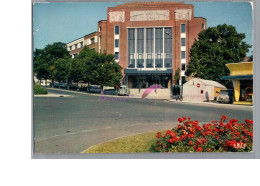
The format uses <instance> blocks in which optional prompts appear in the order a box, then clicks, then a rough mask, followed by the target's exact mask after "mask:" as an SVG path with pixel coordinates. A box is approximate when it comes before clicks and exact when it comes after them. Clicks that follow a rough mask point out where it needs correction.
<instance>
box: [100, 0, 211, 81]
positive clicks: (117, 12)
mask: <svg viewBox="0 0 260 186" xmlns="http://www.w3.org/2000/svg"><path fill="white" fill-rule="evenodd" d="M182 9H185V10H186V11H189V13H190V16H189V17H186V18H184V19H182V18H181V17H180V16H178V15H176V14H178V13H176V11H177V12H180V11H182ZM133 11H140V13H143V12H144V13H147V11H155V12H156V11H157V12H159V11H169V19H168V20H152V18H151V20H142V21H133V20H132V21H131V19H133V17H132V18H131V13H132V12H133ZM179 15H180V13H179ZM141 19H142V18H141ZM181 24H185V25H186V35H185V38H186V47H184V48H185V51H186V60H185V62H184V61H183V62H182V63H185V64H186V66H187V64H188V61H189V50H190V48H191V46H192V44H193V42H194V39H195V38H197V37H198V36H197V34H198V33H199V32H200V31H201V30H202V24H204V26H205V28H206V19H204V18H194V7H193V5H189V4H183V3H168V2H165V3H163V2H160V3H126V4H124V5H118V6H116V7H110V8H108V10H107V22H106V30H107V32H106V34H105V35H106V47H105V46H104V44H103V45H102V48H106V51H107V53H109V54H114V53H115V51H114V49H115V48H114V44H115V34H114V32H115V26H116V25H118V26H119V63H120V65H121V66H122V67H123V68H124V69H125V68H127V64H128V46H127V29H128V28H131V27H133V28H138V27H141V28H142V27H143V28H145V27H172V36H173V38H172V48H173V51H172V54H173V56H172V57H173V64H172V69H173V73H172V75H173V76H174V74H175V71H176V69H178V68H180V69H181V46H180V43H181V36H182V34H181ZM102 30H104V29H102ZM103 35H104V33H103ZM102 51H103V49H102ZM185 69H186V67H185ZM184 73H185V72H184V71H183V72H182V75H183V76H184Z"/></svg>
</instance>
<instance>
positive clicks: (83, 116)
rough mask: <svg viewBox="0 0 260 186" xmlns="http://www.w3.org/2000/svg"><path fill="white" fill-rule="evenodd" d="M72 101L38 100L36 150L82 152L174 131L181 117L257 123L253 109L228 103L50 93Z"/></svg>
mask: <svg viewBox="0 0 260 186" xmlns="http://www.w3.org/2000/svg"><path fill="white" fill-rule="evenodd" d="M48 91H49V93H52V94H65V95H72V96H68V97H66V96H65V97H35V98H34V142H35V145H34V152H35V154H49V153H51V154H52V153H55V154H56V153H62V154H67V153H80V152H81V151H83V150H85V149H87V148H89V147H91V146H93V145H96V144H99V143H102V142H104V141H107V140H112V139H115V138H118V137H122V136H127V135H132V134H136V133H142V132H148V131H155V130H160V129H170V128H172V127H174V126H176V124H177V119H178V118H179V117H182V116H189V117H191V118H192V119H194V120H198V121H200V122H201V123H203V122H207V121H211V120H215V119H219V118H220V117H221V116H222V115H227V116H228V117H230V118H237V119H239V120H244V119H246V118H249V119H253V107H251V106H238V105H226V104H224V105H222V104H205V103H202V104H190V103H183V102H168V101H167V100H152V99H145V100H142V99H134V98H131V99H128V100H127V99H124V100H117V101H115V100H106V99H105V100H101V99H100V96H97V95H96V96H93V95H87V94H77V93H75V92H64V91H60V90H54V89H50V90H48Z"/></svg>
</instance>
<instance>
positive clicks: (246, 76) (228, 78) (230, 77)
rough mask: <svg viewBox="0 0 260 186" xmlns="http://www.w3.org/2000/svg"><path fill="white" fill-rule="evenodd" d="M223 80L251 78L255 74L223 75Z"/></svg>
mask: <svg viewBox="0 0 260 186" xmlns="http://www.w3.org/2000/svg"><path fill="white" fill-rule="evenodd" d="M220 79H222V80H240V79H241V80H250V79H253V75H241V76H221V77H220Z"/></svg>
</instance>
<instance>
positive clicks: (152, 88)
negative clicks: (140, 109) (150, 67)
mask: <svg viewBox="0 0 260 186" xmlns="http://www.w3.org/2000/svg"><path fill="white" fill-rule="evenodd" d="M158 88H162V86H161V85H152V86H150V87H149V88H147V89H146V90H145V91H144V93H143V94H142V99H144V98H146V97H147V96H148V95H149V94H150V93H152V92H153V91H154V90H156V89H158Z"/></svg>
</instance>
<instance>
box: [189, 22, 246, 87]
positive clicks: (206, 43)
mask: <svg viewBox="0 0 260 186" xmlns="http://www.w3.org/2000/svg"><path fill="white" fill-rule="evenodd" d="M244 38H245V34H243V33H238V32H237V31H236V28H235V27H234V26H232V25H226V24H223V25H218V26H217V27H209V28H208V29H206V30H203V31H202V32H200V33H199V37H198V40H195V42H194V44H193V45H192V48H191V50H190V63H189V65H188V67H187V70H186V75H187V76H194V77H199V78H202V79H208V80H214V81H217V82H219V83H221V84H224V85H226V86H227V87H232V85H231V82H229V81H226V80H220V77H221V76H228V75H229V70H228V68H227V67H226V66H225V64H227V63H237V62H241V61H242V60H243V58H244V57H245V56H246V53H247V52H248V51H249V50H248V49H249V48H250V47H251V46H250V45H248V44H246V43H245V42H244V41H242V40H243V39H244Z"/></svg>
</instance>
